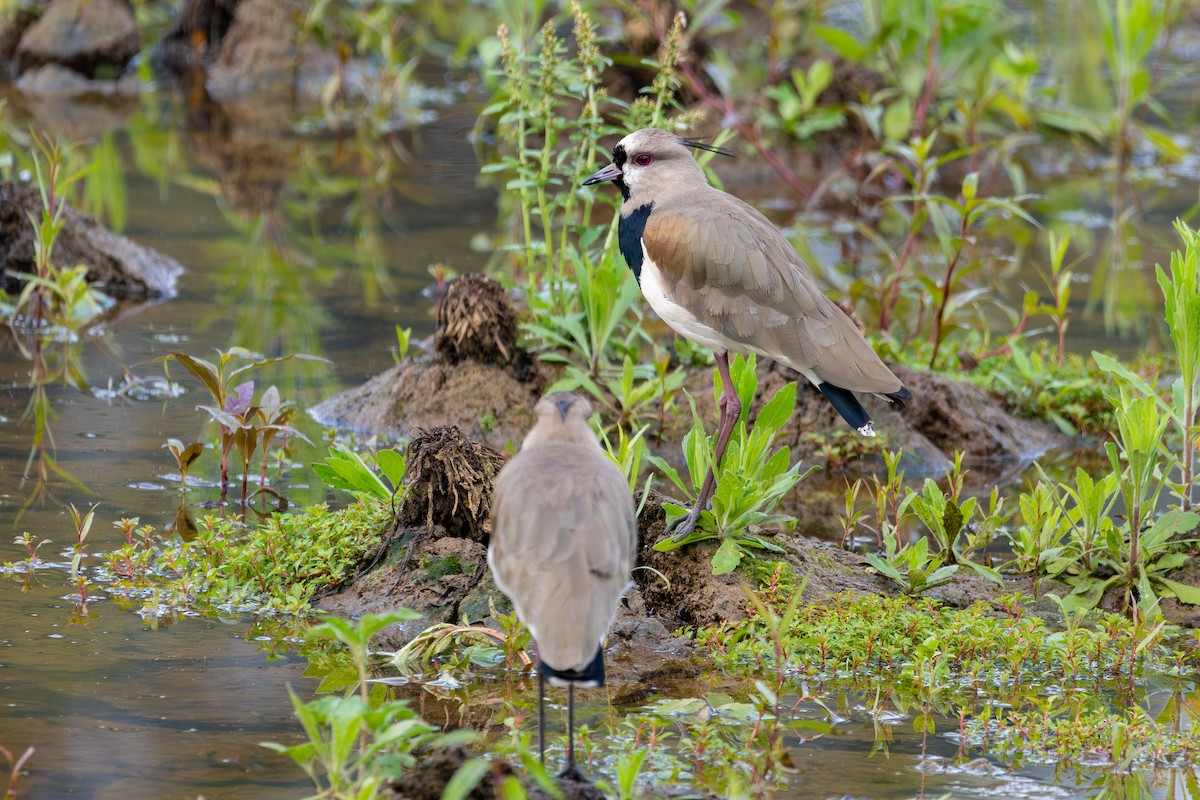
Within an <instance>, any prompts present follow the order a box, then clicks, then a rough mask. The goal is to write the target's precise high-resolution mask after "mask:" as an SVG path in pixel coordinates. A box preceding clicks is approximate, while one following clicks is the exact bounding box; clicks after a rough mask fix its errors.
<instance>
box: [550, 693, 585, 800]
mask: <svg viewBox="0 0 1200 800" xmlns="http://www.w3.org/2000/svg"><path fill="white" fill-rule="evenodd" d="M558 777H560V778H566V779H567V780H570V781H574V782H576V783H589V781H588V779H587V778H585V777H584V775H583V773H582V772H580V771H579V768H578V767H576V766H575V684H573V683H568V684H567V766H566V767H564V768H563V771H562V772H560V773H558Z"/></svg>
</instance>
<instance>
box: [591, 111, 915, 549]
mask: <svg viewBox="0 0 1200 800" xmlns="http://www.w3.org/2000/svg"><path fill="white" fill-rule="evenodd" d="M693 148H699V149H704V150H710V151H713V152H716V153H720V154H722V155H729V153H727V152H725V151H723V150H720V149H719V148H715V147H712V146H710V145H707V144H704V143H702V142H699V141H696V140H693V139H684V138H681V137H679V136H676V135H675V134H673V133H669V132H667V131H663V130H658V129H657V128H644V129H643V130H640V131H635V132H634V133H631V134H629V135H628V136H626V137H625V138H624V139H622V140H621V141H620V142H619V143H618V144H617V146H616V147H614V148H613V158H612V163H611V164H609V165H608V166H607V167H605V168H604V169H602V170H600V171H599V172H597V173H595V174H594V175H591V176H590V177H588V179H587V180H585V181H584V182H583V185H584V186H588V185H591V184H594V183H600V182H602V181H613V182H614V183H616V184H617V188H619V189H620V190H621V195H622V196H623V197H624V198H625V202H624V203H623V204H622V205H621V220H620V223H619V225H618V228H617V239H618V243H619V245H620V248H621V254H622V255H623V256H624V257H625V260H626V261H627V262H628V263H629V268H630V269H632V270H633V274H634V276H635V277H636V278H637V280H638V283H639V284H640V285H641V288H642V294H643V295H644V296H645V297H646V301H647V302H648V303H649V304H650V307H651V308H653V309H654V311H655V312H656V313H657V314H658V315H659V316H660V317H662V319H663V320H664V321H665V322H666V323H667V324H668V325H670V326H671V328H673V329H674V330H675V331H676V332H677V333H679V334H680V335H681V336H683V337H684V338H687V339H690V340H692V341H693V342H696V343H698V344H702V345H704V346H705V347H709V348H711V349H712V351H713V355H714V356H715V358H716V362H717V369H718V370H719V371H720V373H721V381H722V384H723V388H722V390H721V398H720V404H719V405H720V408H721V418H720V421H719V422H718V424H717V441H716V452H715V455H716V461H715V463H720V460H721V456H722V454H723V453H724V452H725V445H726V444H727V443H728V441H729V435H730V433H731V432H732V431H733V426H734V424H735V423H736V422H737V419H738V415H739V414H741V409H742V406H741V401H740V400H739V399H738V396H737V393H736V392H735V391H734V390H733V381H732V380H731V378H730V376H729V356H728V354H729V352H730V351H732V352H735V353H751V352H752V353H758V354H759V355H763V356H767V357H768V358H772V359H774V360H776V361H778V362H779V363H781V364H785V365H787V366H789V367H791V368H792V369H794V370H796V371H797V372H799V373H800V374H801V375H803V376H804V377H806V378H808V380H809V381H811V382H812V383H813V385H814V386H816V387H817V388H818V389H820V390H821V393H822V394H823V395H825V398H826V399H827V400H829V402H830V403H831V404H832V405H833V407H834V408H835V409H837V411H838V413H839V414H841V415H842V417H843V418H844V419H845V420H846V421H847V422H849V423H850V425H851V426H852V427H853V428H855V429H856V430H858V432H859V433H861V434H863V435H864V436H874V435H875V431H874V430H873V429H872V427H871V417H870V415H868V414H867V412H866V410H865V409H864V408H863V407H862V404H861V403H860V402H859V401H858V398H857V397H855V396H854V392H867V393H870V394H877V395H881V396H883V397H886V398H887V399H888V400H890V401H892V402H893V403H897V404H899V405H901V406H903V405H904V404H905V403H906V402H907V401H909V400H911V399H912V393H911V392H909V390H908V389H906V388H905V387H904V384H902V383H901V382H900V379H899V378H897V377H896V376H895V375H893V374H892V372H891V370H889V369H888V368H887V367H886V366H884V363H883V362H882V361H880V359H879V356H877V355H876V354H875V351H873V350H872V349H871V347H870V345H868V344H867V341H866V339H864V338H863V335H862V333H861V332H860V331H859V329H858V327H857V326H856V325H855V324H854V322H853V321H851V319H850V318H849V317H848V316H846V314H845V313H844V312H843V311H842V310H841V309H840V308H838V306H837V305H836V304H834V302H833V301H832V300H830V299H829V298H828V297H826V296H825V295H824V294H822V293H821V290H820V289H819V288H818V287H817V282H816V281H815V280H814V279H813V276H812V273H811V272H809V271H808V267H807V266H805V264H804V261H803V260H801V258H800V256H799V255H797V254H796V251H795V249H793V248H792V246H791V244H789V243H788V240H787V239H785V238H784V236H783V234H781V233H780V232H779V230H778V229H776V227H775V226H774V225H772V224H771V223H770V221H769V220H767V218H766V217H764V216H763V215H762V214H760V213H759V212H758V211H756V210H755V209H753V208H751V207H750V206H749V205H747V204H746V203H744V202H742V201H741V200H739V199H737V198H736V197H734V196H733V195H731V194H726V193H725V192H723V191H721V190H720V189H717V188H716V187H714V186H710V185H709V183H708V179H707V178H706V177H705V175H704V171H703V170H702V169H701V168H700V165H699V164H697V163H696V160H695V159H694V158H692V153H691V149H693ZM715 488H716V476H715V474H714V472H713V469H712V468H710V469H709V472H708V477H707V478H706V479H705V481H704V485H703V487H702V488H701V490H700V494H699V496H698V497H697V498H696V504H695V505H694V506H693V507H692V509H691V511H690V512H689V513H688V514H687V516H686V517H683V518H681V519H680V520H678V522H677V526H676V527H675V531H676V537H675V539H676V541H679V540H682V539H683V538H684V537H686V536H687V534H688V533H690V532H691V530H692V528H693V527H694V526H695V524H696V521H697V520H698V519H699V517H700V513H701V512H702V511H703V510H704V509H705V508H706V507H707V506H708V503H709V501H710V500H711V499H712V494H713V491H714V490H715Z"/></svg>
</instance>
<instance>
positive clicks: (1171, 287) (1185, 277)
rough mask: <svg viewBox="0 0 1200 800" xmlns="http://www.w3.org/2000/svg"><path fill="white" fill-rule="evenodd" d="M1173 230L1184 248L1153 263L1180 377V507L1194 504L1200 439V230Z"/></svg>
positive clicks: (1175, 396) (1175, 391)
mask: <svg viewBox="0 0 1200 800" xmlns="http://www.w3.org/2000/svg"><path fill="white" fill-rule="evenodd" d="M1175 230H1177V231H1178V232H1179V236H1180V237H1181V238H1182V239H1183V243H1184V249H1183V252H1180V251H1178V250H1176V251H1175V252H1173V253H1171V271H1170V274H1168V273H1167V271H1166V270H1164V269H1163V268H1162V267H1161V266H1159V265H1157V264H1156V265H1155V266H1154V269H1155V274H1156V275H1157V276H1158V286H1159V288H1160V289H1161V290H1162V294H1163V300H1164V302H1165V313H1166V320H1167V328H1168V329H1169V330H1170V332H1171V343H1172V345H1173V346H1174V349H1175V358H1176V360H1177V361H1178V363H1179V377H1178V378H1176V379H1175V381H1174V383H1172V384H1171V403H1170V405H1169V409H1170V412H1171V421H1172V423H1174V426H1175V428H1176V429H1177V430H1178V433H1179V438H1180V440H1181V442H1182V448H1181V452H1180V456H1179V483H1178V484H1172V489H1173V490H1174V491H1175V494H1176V495H1177V496H1178V497H1179V501H1180V508H1182V509H1183V510H1184V511H1187V510H1189V509H1190V508H1191V507H1192V496H1193V494H1194V492H1195V484H1196V472H1195V467H1196V441H1197V439H1198V438H1200V428H1198V427H1197V414H1200V233H1197V232H1196V231H1194V230H1192V229H1191V228H1189V227H1188V226H1187V224H1186V223H1184V222H1182V221H1180V220H1177V221H1176V222H1175Z"/></svg>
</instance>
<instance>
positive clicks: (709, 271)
mask: <svg viewBox="0 0 1200 800" xmlns="http://www.w3.org/2000/svg"><path fill="white" fill-rule="evenodd" d="M698 200H699V201H698V202H694V203H688V204H686V205H685V204H683V203H680V202H678V201H675V202H671V203H663V204H662V205H661V206H660V205H658V204H656V205H655V207H654V210H653V211H652V212H651V214H650V217H649V219H648V220H647V222H646V229H645V231H644V232H643V234H642V236H643V241H644V243H645V246H646V253H647V254H648V255H649V257H650V258H651V259H652V260H653V261H654V263H655V264H656V265H658V268H659V270H660V271H661V272H662V274H663V284H664V286H663V288H664V291H666V292H667V294H668V296H670V297H671V299H672V300H674V301H675V302H677V303H679V304H680V305H682V306H684V307H686V308H687V309H689V310H690V311H691V312H692V313H694V314H695V315H696V317H697V319H699V320H700V321H701V322H702V323H704V324H706V325H708V326H709V327H712V328H714V329H716V330H718V331H720V332H721V333H722V334H723V335H724V336H726V337H727V338H729V339H731V340H733V341H735V342H740V343H742V344H744V345H747V346H749V347H752V348H755V349H758V350H760V351H762V352H764V353H767V354H768V355H770V356H771V357H772V358H775V359H776V360H778V361H782V362H783V363H785V364H787V365H789V366H791V367H793V368H795V369H798V370H801V371H803V370H812V371H813V372H814V373H815V374H816V375H817V377H819V378H820V379H821V380H824V381H829V382H830V383H832V384H834V385H836V386H840V387H842V388H844V389H852V390H854V391H860V392H878V393H883V394H886V393H889V392H895V391H897V390H899V389H900V387H901V384H900V380H899V379H898V378H896V376H895V375H893V374H892V372H891V371H890V370H889V369H888V368H887V367H886V366H884V364H883V362H882V361H880V360H879V357H878V356H877V355H876V354H875V352H874V351H873V350H872V349H871V347H870V345H868V344H867V342H866V340H865V339H864V338H863V335H862V333H861V332H860V331H859V330H858V327H857V326H856V325H855V324H854V322H853V321H852V320H851V319H850V318H849V317H847V316H846V314H845V312H843V311H842V310H841V309H840V308H838V307H837V305H836V304H835V303H834V302H833V301H832V300H830V299H829V298H828V297H826V296H825V295H824V294H822V293H821V291H820V289H819V288H818V287H817V284H816V281H815V280H814V279H813V276H812V274H811V273H810V272H809V271H808V267H806V266H805V265H804V262H803V261H802V260H801V259H800V256H799V255H797V254H796V251H795V250H794V249H793V248H792V246H791V244H789V243H788V241H787V239H785V238H784V237H783V234H781V233H780V232H779V231H778V230H777V229H776V228H775V226H774V225H772V224H771V222H770V221H769V220H768V219H767V218H766V217H764V216H763V215H762V214H760V213H759V212H758V211H756V210H755V209H753V208H751V207H750V206H748V205H746V204H745V203H743V202H742V201H741V200H738V199H737V198H736V197H734V196H733V195H729V194H726V193H725V192H722V191H720V190H717V189H713V188H711V187H709V190H708V191H705V192H704V193H703V195H702V196H701V197H700V198H699V199H698Z"/></svg>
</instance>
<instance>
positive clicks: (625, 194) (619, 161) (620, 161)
mask: <svg viewBox="0 0 1200 800" xmlns="http://www.w3.org/2000/svg"><path fill="white" fill-rule="evenodd" d="M628 158H629V154H628V153H626V152H625V146H624V145H620V144H619V145H617V146H616V147H614V148H613V157H612V160H613V163H614V164H616V165H617V168H618V169H620V170H621V171H622V172H624V170H625V161H626V160H627V159H628ZM613 183H615V184H616V185H617V188H618V189H620V190H621V197H622V198H624V199H625V200H628V199H629V187H628V186H627V185H626V184H625V178H624V177H621V178H617V179H616V180H615V181H613Z"/></svg>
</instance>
